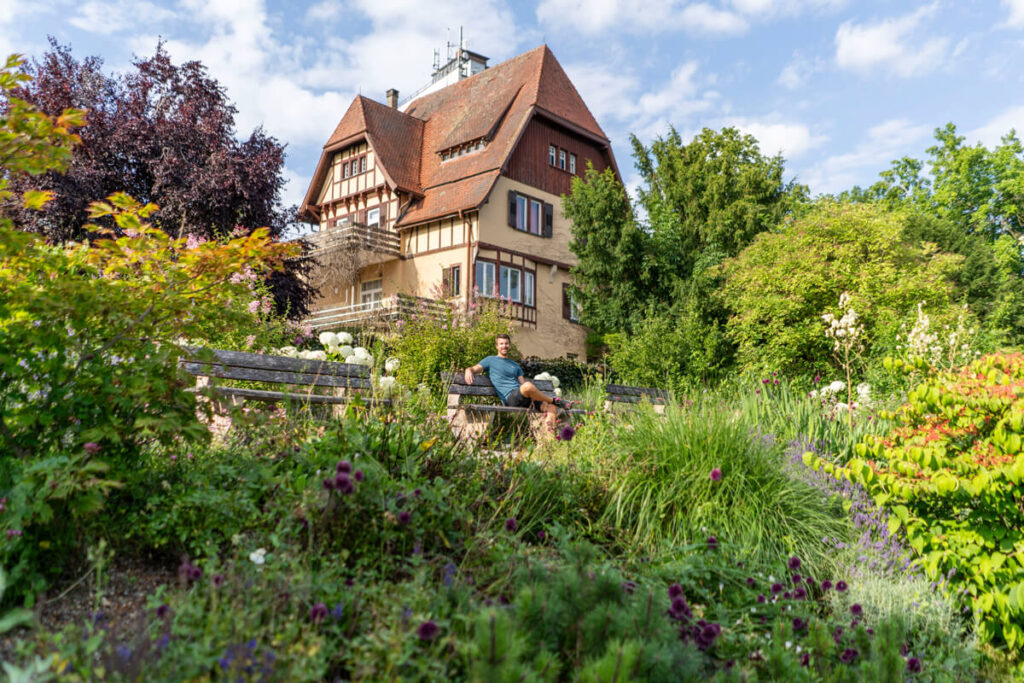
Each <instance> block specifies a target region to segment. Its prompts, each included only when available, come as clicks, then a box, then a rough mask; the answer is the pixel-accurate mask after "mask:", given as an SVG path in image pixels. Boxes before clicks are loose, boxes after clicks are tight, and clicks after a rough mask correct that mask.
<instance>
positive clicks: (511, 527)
mask: <svg viewBox="0 0 1024 683" xmlns="http://www.w3.org/2000/svg"><path fill="white" fill-rule="evenodd" d="M518 526H519V522H517V521H516V518H515V517H509V518H508V519H506V520H505V531H515V530H516V527H518Z"/></svg>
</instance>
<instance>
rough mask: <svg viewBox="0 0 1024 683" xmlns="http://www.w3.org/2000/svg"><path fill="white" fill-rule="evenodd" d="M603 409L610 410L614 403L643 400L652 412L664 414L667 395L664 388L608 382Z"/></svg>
mask: <svg viewBox="0 0 1024 683" xmlns="http://www.w3.org/2000/svg"><path fill="white" fill-rule="evenodd" d="M604 390H605V394H606V396H605V399H604V409H605V410H606V411H611V410H612V409H613V408H614V407H615V404H616V403H623V404H637V403H642V402H644V401H648V402H650V404H651V405H652V406H653V407H654V412H656V413H658V414H659V415H664V414H665V406H666V405H668V400H669V395H668V392H667V391H665V390H664V389H654V388H651V387H633V386H629V385H628V384H609V385H607V386H605V388H604Z"/></svg>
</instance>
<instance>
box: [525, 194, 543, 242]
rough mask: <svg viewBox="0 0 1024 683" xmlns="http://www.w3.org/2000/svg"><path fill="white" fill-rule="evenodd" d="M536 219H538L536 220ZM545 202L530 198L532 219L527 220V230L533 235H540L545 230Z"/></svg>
mask: <svg viewBox="0 0 1024 683" xmlns="http://www.w3.org/2000/svg"><path fill="white" fill-rule="evenodd" d="M534 219H536V220H534ZM543 223H544V202H542V201H538V200H536V199H531V200H530V220H529V221H528V222H527V232H529V233H530V234H531V235H539V234H541V233H542V232H544V229H543V227H542V225H543Z"/></svg>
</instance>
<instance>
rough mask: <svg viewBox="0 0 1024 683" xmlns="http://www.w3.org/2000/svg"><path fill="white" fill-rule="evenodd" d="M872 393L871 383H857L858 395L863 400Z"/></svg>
mask: <svg viewBox="0 0 1024 683" xmlns="http://www.w3.org/2000/svg"><path fill="white" fill-rule="evenodd" d="M870 395H871V385H870V384H868V383H867V382H861V383H860V384H858V385H857V396H859V397H860V398H861V399H862V400H864V399H867V397H868V396H870Z"/></svg>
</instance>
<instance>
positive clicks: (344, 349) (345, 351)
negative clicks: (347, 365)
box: [338, 344, 355, 358]
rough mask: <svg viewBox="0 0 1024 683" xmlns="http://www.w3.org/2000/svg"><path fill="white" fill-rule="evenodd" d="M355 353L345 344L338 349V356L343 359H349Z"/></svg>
mask: <svg viewBox="0 0 1024 683" xmlns="http://www.w3.org/2000/svg"><path fill="white" fill-rule="evenodd" d="M354 353H355V352H354V351H353V350H352V347H351V346H349V345H348V344H343V345H342V346H339V347H338V355H339V356H341V357H342V358H348V357H349V356H351V355H354Z"/></svg>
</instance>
